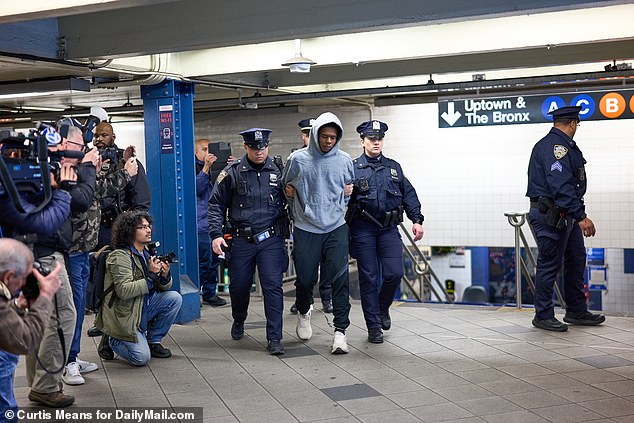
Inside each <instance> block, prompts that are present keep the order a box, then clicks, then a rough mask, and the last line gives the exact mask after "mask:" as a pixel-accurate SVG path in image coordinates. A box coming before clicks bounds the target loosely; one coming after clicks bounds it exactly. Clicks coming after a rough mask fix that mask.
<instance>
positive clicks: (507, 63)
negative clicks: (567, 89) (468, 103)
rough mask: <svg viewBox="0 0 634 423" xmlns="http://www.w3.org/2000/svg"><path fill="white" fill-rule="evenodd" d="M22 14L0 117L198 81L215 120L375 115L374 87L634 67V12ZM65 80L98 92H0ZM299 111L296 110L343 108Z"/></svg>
mask: <svg viewBox="0 0 634 423" xmlns="http://www.w3.org/2000/svg"><path fill="white" fill-rule="evenodd" d="M306 3H308V2H306ZM16 5H17V6H16V8H15V9H14V10H11V9H6V10H4V11H2V12H0V24H1V25H0V118H7V117H10V116H12V113H14V112H15V110H16V109H19V108H23V109H24V110H26V111H28V112H29V113H30V111H33V110H39V109H42V108H43V109H51V110H53V111H55V112H56V113H58V112H59V111H61V110H64V109H67V108H69V107H79V108H81V107H87V106H90V105H102V106H103V107H106V108H107V109H108V108H112V109H121V110H122V111H126V110H128V109H130V107H129V106H130V105H133V106H138V105H140V104H141V100H140V95H139V88H138V85H139V84H141V83H144V84H151V83H156V82H157V81H159V80H160V79H161V78H163V77H173V78H177V79H185V80H191V81H195V82H197V86H196V101H197V102H198V103H199V104H200V105H205V107H210V108H212V107H214V104H217V105H219V107H220V105H222V107H225V108H227V107H228V108H231V107H234V108H238V107H244V103H245V102H248V101H247V100H248V99H249V98H250V97H252V96H254V95H256V96H262V97H267V96H270V95H275V96H277V97H276V98H278V97H279V98H280V99H281V100H280V103H284V104H289V101H290V99H291V97H288V98H287V100H289V101H284V100H283V96H281V95H284V94H290V95H296V94H302V93H327V92H329V91H330V92H332V91H335V90H342V92H346V93H347V94H350V93H351V91H350V90H351V89H353V88H354V89H360V90H362V94H359V96H355V98H356V99H357V100H362V101H365V102H370V103H372V102H373V100H374V97H375V95H373V94H372V91H371V89H372V88H377V87H386V86H390V87H394V86H400V85H402V86H412V85H420V84H425V83H426V82H427V81H428V80H429V79H433V80H434V82H435V84H447V83H455V82H465V81H470V80H471V75H472V74H474V73H486V75H487V76H486V77H487V79H489V80H490V79H503V78H514V79H517V78H526V77H534V76H537V75H540V76H544V75H560V74H569V73H596V72H599V71H601V70H602V69H603V66H604V65H605V64H607V63H610V62H611V61H612V60H618V61H619V62H621V61H631V60H632V58H634V26H632V25H631V22H630V21H631V17H632V16H634V4H632V3H631V2H627V1H585V2H578V1H573V0H532V1H523V2H520V1H508V0H489V1H480V2H473V1H469V0H457V1H451V2H437V1H431V0H402V1H399V2H385V1H384V0H323V1H321V2H310V3H308V4H306V5H304V4H301V5H299V4H298V3H297V2H296V1H294V0H275V1H270V2H262V1H260V0H245V1H241V2H239V4H238V6H239V9H238V8H237V7H228V6H227V2H224V1H206V0H180V1H174V0H172V1H169V0H164V1H142V0H137V1H129V0H128V1H99V2H97V1H80V0H66V1H57V2H38V1H34V2H29V5H19V3H18V2H16ZM294 39H301V40H302V44H301V46H302V53H303V54H304V55H305V56H308V57H310V58H312V59H313V60H315V61H316V62H317V65H315V66H314V67H313V69H312V71H311V72H310V73H308V74H296V73H290V72H288V70H287V69H286V68H284V67H282V66H281V63H282V62H283V61H284V60H285V59H288V58H290V57H292V56H293V55H294V54H295V53H297V51H296V48H295V44H294V42H293V40H294ZM430 75H431V77H430ZM615 75H619V76H624V77H629V76H631V72H627V71H625V72H621V73H618V74H616V73H612V74H611V76H615ZM60 77H79V78H85V79H88V80H90V81H91V83H92V88H91V92H89V93H78V92H72V93H68V92H66V93H63V94H59V95H54V96H38V97H19V98H15V97H14V98H5V96H3V95H2V94H3V84H5V85H4V86H6V84H12V83H14V82H24V81H33V80H38V79H50V78H60ZM631 80H632V78H631V77H630V78H621V79H620V80H619V81H620V83H621V84H628V83H631V82H629V81H631ZM606 83H609V82H606ZM403 91H404V92H403V94H407V93H408V89H404V90H403ZM254 98H255V99H256V100H257V97H254ZM295 98H296V100H293V102H294V103H293V102H291V103H292V104H306V103H307V102H312V103H315V102H328V101H345V99H346V98H348V97H343V96H342V98H338V97H337V96H336V95H324V96H323V98H321V97H320V96H319V95H312V96H304V97H301V96H296V97H295ZM214 102H216V103H214ZM256 102H257V101H256ZM264 103H265V102H262V103H261V104H264ZM124 104H125V107H124ZM137 109H138V108H137ZM130 110H132V109H130Z"/></svg>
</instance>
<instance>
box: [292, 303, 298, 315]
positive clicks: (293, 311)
mask: <svg viewBox="0 0 634 423" xmlns="http://www.w3.org/2000/svg"><path fill="white" fill-rule="evenodd" d="M291 314H297V304H295V303H293V305H292V306H291Z"/></svg>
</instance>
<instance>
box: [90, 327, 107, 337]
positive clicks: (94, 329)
mask: <svg viewBox="0 0 634 423" xmlns="http://www.w3.org/2000/svg"><path fill="white" fill-rule="evenodd" d="M86 335H88V336H90V337H91V338H94V337H96V336H101V335H103V332H102V331H100V330H99V329H97V327H96V326H93V327H91V328H90V329H88V331H86Z"/></svg>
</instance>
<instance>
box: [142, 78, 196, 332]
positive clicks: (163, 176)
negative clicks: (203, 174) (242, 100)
mask: <svg viewBox="0 0 634 423" xmlns="http://www.w3.org/2000/svg"><path fill="white" fill-rule="evenodd" d="M141 97H142V98H143V111H144V119H145V156H146V162H147V178H148V182H149V184H150V189H151V192H152V207H151V209H150V212H151V214H152V217H153V218H154V231H153V234H154V235H153V236H154V240H156V241H160V242H161V248H159V251H160V252H161V253H162V254H165V253H167V252H170V251H173V252H175V253H176V254H177V255H178V263H176V264H172V266H171V273H172V278H173V280H174V286H173V287H172V289H174V290H176V291H178V292H180V293H181V295H182V296H183V306H182V307H181V311H180V313H179V315H178V318H177V321H178V322H180V323H185V322H190V321H192V320H195V319H198V318H200V297H199V287H200V283H199V280H198V234H197V232H196V184H195V174H194V172H195V166H194V86H193V84H191V83H184V82H178V81H171V80H168V81H165V82H163V83H161V84H157V85H148V86H142V87H141Z"/></svg>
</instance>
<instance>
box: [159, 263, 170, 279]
mask: <svg viewBox="0 0 634 423" xmlns="http://www.w3.org/2000/svg"><path fill="white" fill-rule="evenodd" d="M159 263H160V264H161V270H160V274H161V277H163V278H166V277H167V274H168V273H169V272H170V265H169V263H165V262H164V261H159Z"/></svg>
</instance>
